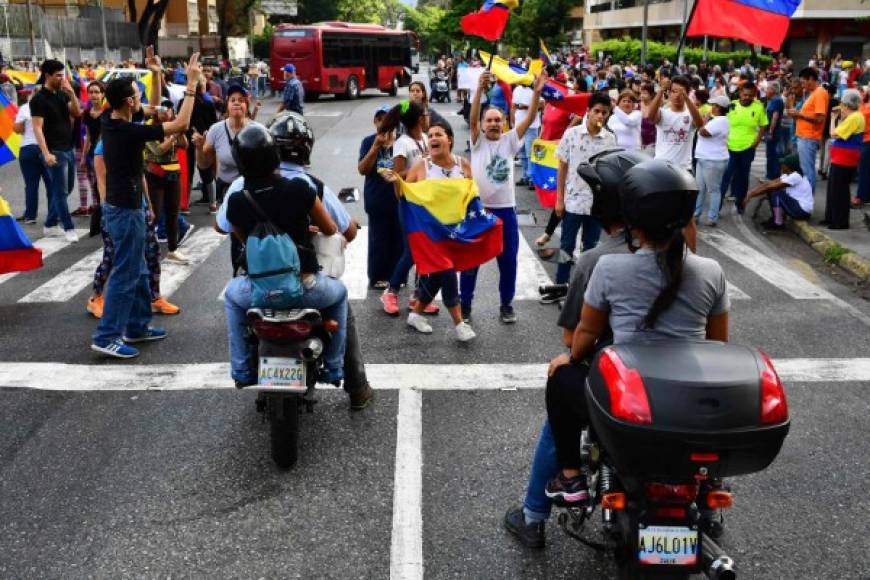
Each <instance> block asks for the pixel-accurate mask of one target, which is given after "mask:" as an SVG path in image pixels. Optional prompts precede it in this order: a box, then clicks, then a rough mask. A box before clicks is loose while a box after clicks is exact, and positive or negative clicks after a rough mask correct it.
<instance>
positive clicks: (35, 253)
mask: <svg viewBox="0 0 870 580" xmlns="http://www.w3.org/2000/svg"><path fill="white" fill-rule="evenodd" d="M41 267H42V250H40V249H39V248H34V247H33V244H31V243H30V240H29V239H27V235H26V234H25V233H24V232H23V231H22V230H21V226H19V225H18V222H16V221H15V217H13V215H12V210H11V209H10V207H9V204H8V203H7V202H6V200H5V199H3V197H2V196H0V274H6V273H8V272H22V271H24V270H34V269H36V268H41Z"/></svg>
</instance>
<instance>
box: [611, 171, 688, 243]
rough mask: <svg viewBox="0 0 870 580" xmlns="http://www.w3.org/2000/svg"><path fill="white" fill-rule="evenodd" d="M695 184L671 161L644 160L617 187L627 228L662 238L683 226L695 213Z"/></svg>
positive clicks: (685, 172) (626, 173)
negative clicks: (637, 229) (638, 229)
mask: <svg viewBox="0 0 870 580" xmlns="http://www.w3.org/2000/svg"><path fill="white" fill-rule="evenodd" d="M697 197H698V184H697V183H696V182H695V178H694V177H692V174H691V173H689V172H688V171H686V170H685V169H682V168H681V167H678V166H677V165H675V164H673V163H671V162H670V161H658V160H655V161H652V160H651V161H644V162H643V163H638V164H637V165H635V166H634V167H632V168H631V169H629V170H628V171H626V172H625V177H624V179H623V181H622V184H621V185H620V187H619V200H620V203H621V206H622V215H623V217H624V218H625V223H626V225H627V226H628V227H629V228H641V229H642V230H644V231H645V232H647V233H648V234H650V235H651V236H653V237H655V238H662V237H665V236H667V235H668V234H670V233H671V232H673V231H675V230H678V229H681V228H683V227H685V226H686V225H687V224H688V223H689V221H691V219H692V215H693V214H694V212H695V201H696V199H697Z"/></svg>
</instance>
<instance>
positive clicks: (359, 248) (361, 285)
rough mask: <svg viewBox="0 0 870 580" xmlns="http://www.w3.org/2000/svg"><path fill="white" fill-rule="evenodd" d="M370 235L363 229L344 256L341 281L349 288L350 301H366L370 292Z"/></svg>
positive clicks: (349, 245)
mask: <svg viewBox="0 0 870 580" xmlns="http://www.w3.org/2000/svg"><path fill="white" fill-rule="evenodd" d="M368 255H369V235H368V231H367V230H366V229H365V228H363V229H362V230H360V233H359V234H358V235H357V237H356V238H354V240H353V241H352V242H351V243H349V244H348V245H347V250H345V254H344V264H345V266H344V276H342V277H341V281H342V282H344V285H345V286H346V287H347V298H348V300H365V299H366V295H367V294H368V291H369V274H368Z"/></svg>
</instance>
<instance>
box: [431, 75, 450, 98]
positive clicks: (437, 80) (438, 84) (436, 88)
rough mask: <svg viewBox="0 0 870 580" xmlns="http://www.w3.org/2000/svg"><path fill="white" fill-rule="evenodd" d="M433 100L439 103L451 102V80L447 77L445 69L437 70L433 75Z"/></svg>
mask: <svg viewBox="0 0 870 580" xmlns="http://www.w3.org/2000/svg"><path fill="white" fill-rule="evenodd" d="M431 100H432V101H433V102H439V103H449V102H450V80H449V79H448V78H447V73H445V72H444V71H443V70H439V71H436V72H435V75H434V76H433V77H432V99H431Z"/></svg>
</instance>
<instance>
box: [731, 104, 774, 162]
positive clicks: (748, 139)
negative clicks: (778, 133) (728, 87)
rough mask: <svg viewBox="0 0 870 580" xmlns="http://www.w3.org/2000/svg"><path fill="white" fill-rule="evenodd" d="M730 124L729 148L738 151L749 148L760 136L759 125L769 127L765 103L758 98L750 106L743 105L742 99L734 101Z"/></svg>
mask: <svg viewBox="0 0 870 580" xmlns="http://www.w3.org/2000/svg"><path fill="white" fill-rule="evenodd" d="M728 124H729V125H730V130H729V131H728V150H729V151H735V152H737V151H745V150H747V149H749V148H750V147H752V144H753V143H755V140H756V139H757V138H758V129H759V127H767V113H766V112H765V110H764V105H762V104H761V101H759V100H757V99H756V100H754V101H752V103H751V104H750V105H749V106H748V107H744V106H743V105H741V104H740V101H733V102H732V103H731V110H730V111H729V112H728Z"/></svg>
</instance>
